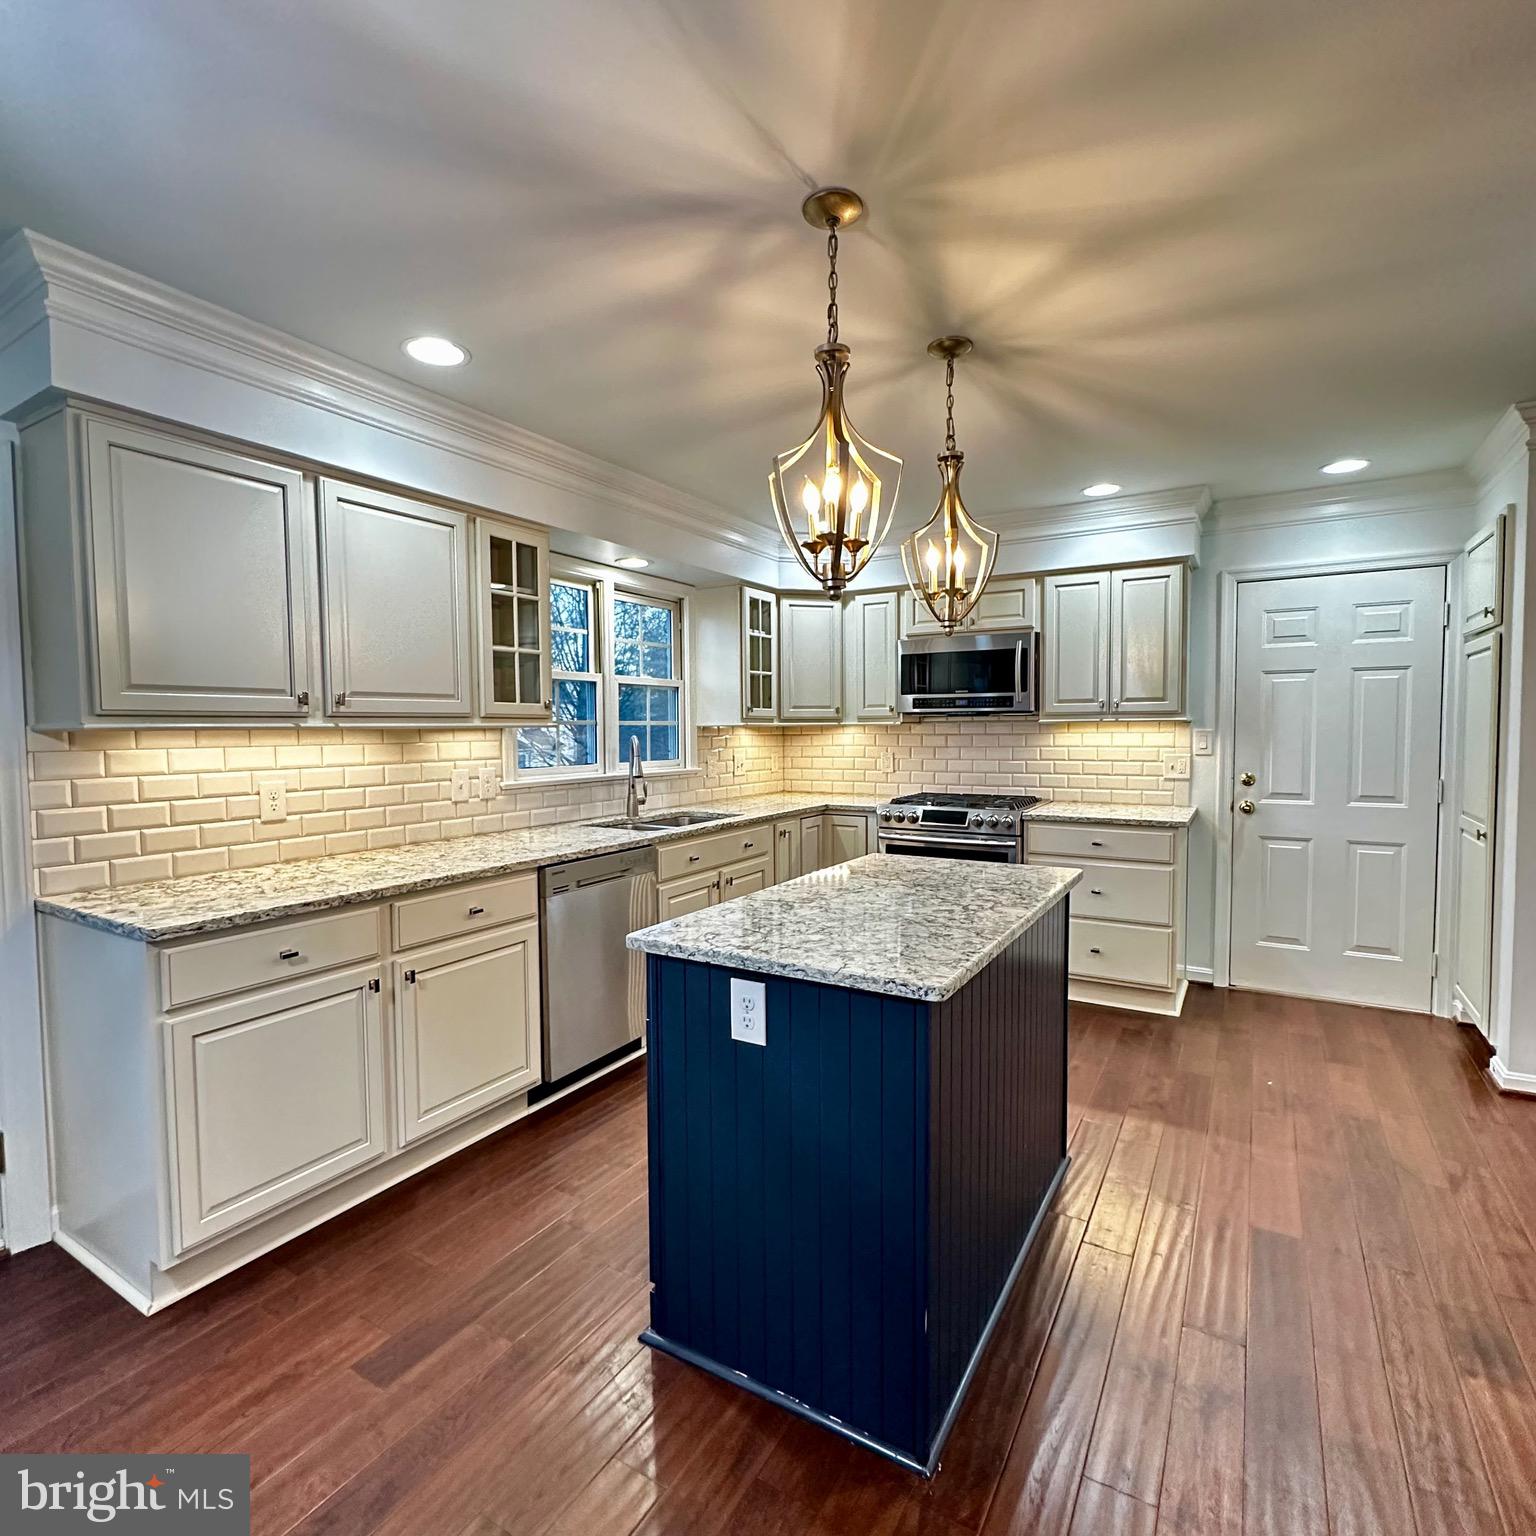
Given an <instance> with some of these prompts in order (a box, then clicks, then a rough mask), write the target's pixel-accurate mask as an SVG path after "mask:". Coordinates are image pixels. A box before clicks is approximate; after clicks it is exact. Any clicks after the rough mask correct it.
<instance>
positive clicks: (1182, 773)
mask: <svg viewBox="0 0 1536 1536" xmlns="http://www.w3.org/2000/svg"><path fill="white" fill-rule="evenodd" d="M1163 777H1164V778H1165V779H1180V780H1183V779H1188V778H1189V753H1188V752H1164V753H1163Z"/></svg>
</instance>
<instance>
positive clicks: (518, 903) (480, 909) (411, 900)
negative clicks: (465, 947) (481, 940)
mask: <svg viewBox="0 0 1536 1536" xmlns="http://www.w3.org/2000/svg"><path fill="white" fill-rule="evenodd" d="M393 907H394V923H395V948H396V949H409V948H410V947H411V946H412V945H413V944H429V943H431V941H432V940H433V939H456V938H458V937H459V936H460V935H461V934H466V933H476V932H478V931H479V930H480V929H482V928H494V927H495V926H496V925H497V924H498V923H516V922H521V921H522V919H523V918H525V917H535V916H537V915H538V910H539V877H538V876H537V875H534V874H527V875H513V876H512V878H511V879H509V880H491V881H487V882H486V883H484V884H482V885H451V886H449V887H448V889H447V890H445V891H433V892H432V894H431V895H430V896H409V897H407V898H406V899H405V900H404V901H397V902H395V903H394V904H393Z"/></svg>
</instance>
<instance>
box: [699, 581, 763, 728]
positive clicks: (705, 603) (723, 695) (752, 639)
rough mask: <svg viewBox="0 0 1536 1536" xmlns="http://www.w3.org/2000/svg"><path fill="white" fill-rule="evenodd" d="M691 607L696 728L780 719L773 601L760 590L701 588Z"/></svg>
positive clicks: (757, 588) (749, 588)
mask: <svg viewBox="0 0 1536 1536" xmlns="http://www.w3.org/2000/svg"><path fill="white" fill-rule="evenodd" d="M690 606H691V609H692V613H693V654H694V655H695V656H696V657H697V658H698V661H697V664H696V667H695V674H696V675H695V680H694V714H695V719H696V720H697V723H698V724H699V725H745V724H748V723H750V722H753V721H763V722H765V723H768V724H772V723H773V721H775V720H776V719H777V718H778V713H779V599H778V597H777V596H776V595H775V594H774V593H772V592H765V591H763V590H762V589H761V588H760V587H703V588H701V589H700V590H699V591H698V592H696V593H695V594H694V597H693V601H692V603H691V605H690Z"/></svg>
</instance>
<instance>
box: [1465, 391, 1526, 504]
mask: <svg viewBox="0 0 1536 1536" xmlns="http://www.w3.org/2000/svg"><path fill="white" fill-rule="evenodd" d="M1533 429H1536V400H1526V401H1523V402H1522V403H1520V404H1518V405H1512V406H1510V407H1509V409H1508V410H1507V411H1505V412H1504V414H1503V415H1502V416H1500V417H1499V419H1498V421H1496V422H1495V423H1494V425H1493V428H1492V430H1491V431H1490V432H1489V433H1488V435H1487V437H1485V438H1484V439H1483V440H1482V442H1480V443H1479V444H1478V445H1477V447H1476V448H1474V449H1473V450H1472V456H1471V457H1470V458H1469V459H1468V460H1467V473H1468V474H1469V475H1470V476H1471V477H1472V480H1473V481H1474V483H1475V484H1476V485H1477V486H1478V487H1479V488H1481V487H1484V486H1487V485H1489V484H1491V483H1492V482H1493V481H1494V480H1497V479H1498V478H1499V477H1500V476H1501V475H1503V474H1504V472H1505V471H1506V470H1507V469H1509V467H1510V466H1511V465H1512V464H1514V463H1515V462H1516V461H1518V460H1519V459H1521V458H1522V457H1524V456H1525V455H1526V454H1528V453H1529V452H1530V451H1531V442H1532V435H1533Z"/></svg>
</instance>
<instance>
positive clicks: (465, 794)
mask: <svg viewBox="0 0 1536 1536" xmlns="http://www.w3.org/2000/svg"><path fill="white" fill-rule="evenodd" d="M448 798H449V799H450V800H453V801H456V802H457V801H463V800H468V799H469V769H468V768H455V769H454V770H453V774H452V776H451V777H450V778H449V780H448Z"/></svg>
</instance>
